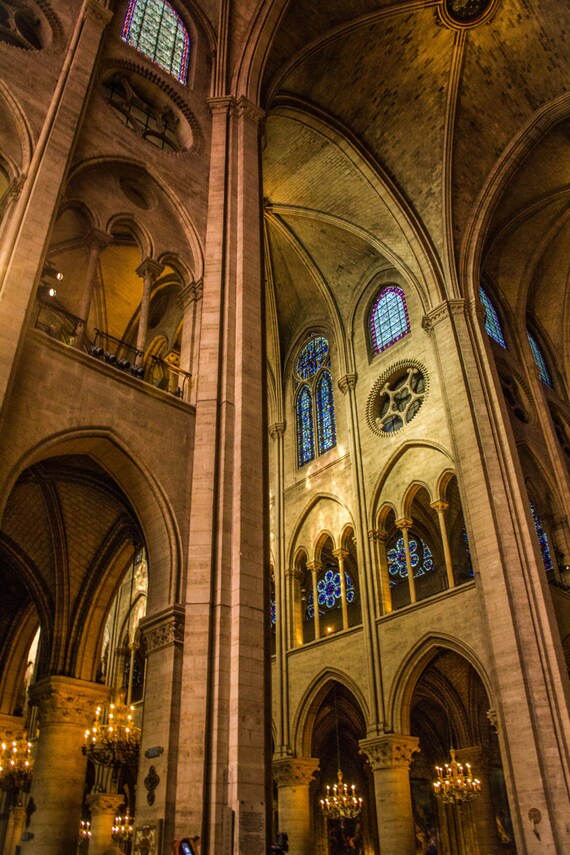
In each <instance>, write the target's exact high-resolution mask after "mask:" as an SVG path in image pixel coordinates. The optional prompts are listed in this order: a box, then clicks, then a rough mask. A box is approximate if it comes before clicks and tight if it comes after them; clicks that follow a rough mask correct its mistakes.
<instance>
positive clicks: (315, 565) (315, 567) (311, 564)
mask: <svg viewBox="0 0 570 855" xmlns="http://www.w3.org/2000/svg"><path fill="white" fill-rule="evenodd" d="M322 569H323V565H322V564H321V563H320V562H319V561H308V562H307V570H310V571H311V580H312V583H313V607H314V615H313V620H314V621H315V641H316V639H317V638H320V637H321V621H320V617H319V594H318V590H317V577H318V575H319V573H320V571H321V570H322Z"/></svg>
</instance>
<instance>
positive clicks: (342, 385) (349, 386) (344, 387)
mask: <svg viewBox="0 0 570 855" xmlns="http://www.w3.org/2000/svg"><path fill="white" fill-rule="evenodd" d="M357 376H358V375H357V374H356V373H354V374H344V375H343V376H342V377H340V378H339V381H338V388H339V389H340V391H341V392H342V394H343V395H346V393H347V392H348V391H349V390H350V391H352V390H353V389H355V388H356V379H357Z"/></svg>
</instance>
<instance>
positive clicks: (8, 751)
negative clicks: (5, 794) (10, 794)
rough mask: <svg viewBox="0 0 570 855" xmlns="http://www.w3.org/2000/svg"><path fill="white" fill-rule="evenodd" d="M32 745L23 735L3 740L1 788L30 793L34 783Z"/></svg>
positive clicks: (0, 772) (0, 773)
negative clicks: (9, 740)
mask: <svg viewBox="0 0 570 855" xmlns="http://www.w3.org/2000/svg"><path fill="white" fill-rule="evenodd" d="M31 751H32V745H31V743H30V742H28V740H27V739H26V738H25V737H23V736H18V737H17V738H16V739H13V740H12V741H11V742H2V752H1V754H0V790H16V791H22V792H24V793H29V791H30V787H31V785H32V769H33V760H32V758H31Z"/></svg>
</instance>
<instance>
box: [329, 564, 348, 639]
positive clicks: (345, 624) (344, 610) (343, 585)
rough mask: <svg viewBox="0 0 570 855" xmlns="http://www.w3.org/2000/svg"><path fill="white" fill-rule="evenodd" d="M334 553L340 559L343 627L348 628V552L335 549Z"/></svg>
mask: <svg viewBox="0 0 570 855" xmlns="http://www.w3.org/2000/svg"><path fill="white" fill-rule="evenodd" d="M333 555H334V556H335V558H336V559H337V560H338V572H339V576H340V603H341V608H342V628H343V629H348V603H347V602H346V576H345V574H344V559H345V558H346V557H347V555H348V552H347V551H346V549H335V550H334V552H333Z"/></svg>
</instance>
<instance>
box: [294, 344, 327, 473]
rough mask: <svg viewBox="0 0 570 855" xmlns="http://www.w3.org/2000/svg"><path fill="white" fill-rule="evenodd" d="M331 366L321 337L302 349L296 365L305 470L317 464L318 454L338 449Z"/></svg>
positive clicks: (300, 449)
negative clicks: (308, 466)
mask: <svg viewBox="0 0 570 855" xmlns="http://www.w3.org/2000/svg"><path fill="white" fill-rule="evenodd" d="M329 366H330V354H329V343H328V341H327V340H326V338H325V337H324V336H322V335H315V336H312V337H311V339H310V340H309V341H308V342H307V343H306V344H305V345H304V346H303V347H302V349H301V351H300V353H299V356H298V358H297V362H296V363H295V375H296V382H297V385H298V389H297V397H296V404H295V408H296V420H297V465H298V466H304V465H305V463H309V462H310V461H311V460H314V459H315V456H316V454H324V453H325V452H327V451H329V450H330V449H331V448H334V447H335V445H336V421H335V412H334V394H333V384H332V376H331V372H330V367H329ZM315 431H316V439H315Z"/></svg>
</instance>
